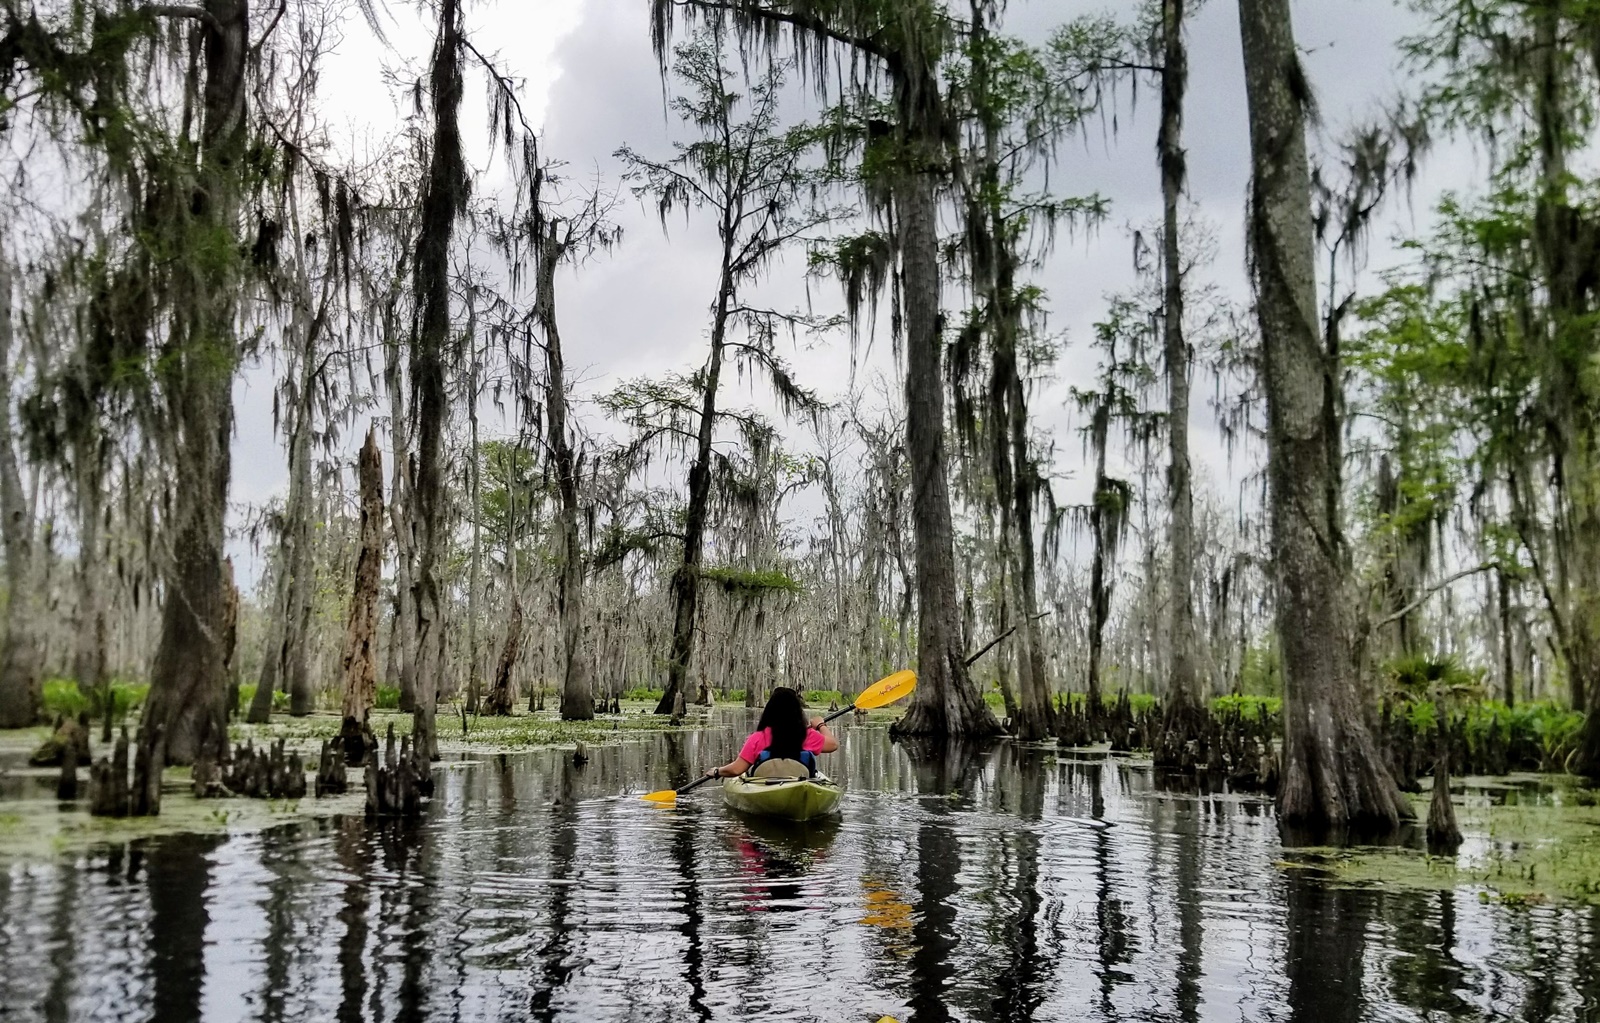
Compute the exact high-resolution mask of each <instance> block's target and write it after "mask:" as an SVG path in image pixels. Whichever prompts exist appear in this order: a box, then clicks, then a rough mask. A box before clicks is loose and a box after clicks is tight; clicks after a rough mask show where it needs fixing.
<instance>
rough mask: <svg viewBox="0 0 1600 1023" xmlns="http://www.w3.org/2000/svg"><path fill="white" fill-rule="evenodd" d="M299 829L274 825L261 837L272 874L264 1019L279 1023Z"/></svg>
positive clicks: (286, 984) (286, 978) (289, 948)
mask: <svg viewBox="0 0 1600 1023" xmlns="http://www.w3.org/2000/svg"><path fill="white" fill-rule="evenodd" d="M302 841H303V836H302V835H301V834H300V829H299V828H293V827H290V828H273V829H271V830H269V831H267V832H265V833H264V834H263V835H262V836H261V865H262V866H263V867H264V868H266V869H267V870H268V871H270V872H271V874H272V880H271V881H270V882H268V884H267V906H266V910H267V938H266V942H265V947H264V949H263V951H264V952H265V954H266V968H265V969H264V970H263V975H262V978H261V1018H262V1019H263V1020H264V1021H266V1023H276V1021H278V1020H281V1019H283V1018H284V1005H285V1003H286V1001H287V996H288V994H289V984H290V976H289V961H290V958H291V953H292V952H293V949H294V936H295V920H294V900H295V892H296V891H297V890H298V888H299V886H300V877H299V873H300V872H299V871H298V870H297V869H296V867H297V865H298V863H299V861H300V846H301V842H302Z"/></svg>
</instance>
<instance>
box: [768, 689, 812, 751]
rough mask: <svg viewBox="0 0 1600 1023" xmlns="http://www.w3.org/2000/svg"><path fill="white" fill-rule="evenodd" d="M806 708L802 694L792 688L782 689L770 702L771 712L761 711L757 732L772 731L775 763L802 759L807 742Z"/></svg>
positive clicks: (776, 691)
mask: <svg viewBox="0 0 1600 1023" xmlns="http://www.w3.org/2000/svg"><path fill="white" fill-rule="evenodd" d="M807 724H808V723H807V721H806V705H805V704H804V703H802V702H801V701H800V694H799V693H797V692H795V691H794V690H793V689H790V688H789V687H788V686H779V687H778V688H776V689H774V690H773V691H772V696H770V697H769V698H768V699H767V709H766V710H764V711H762V712H761V722H760V723H759V724H757V725H756V731H758V732H759V731H761V730H762V729H763V728H770V729H772V745H771V746H769V747H767V748H768V749H770V750H771V751H772V756H773V759H775V760H799V759H800V751H801V750H802V749H804V748H805V742H806V727H807Z"/></svg>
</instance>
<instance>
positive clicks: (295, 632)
mask: <svg viewBox="0 0 1600 1023" xmlns="http://www.w3.org/2000/svg"><path fill="white" fill-rule="evenodd" d="M296 319H297V320H298V321H299V327H300V330H301V331H302V333H303V340H304V344H303V346H302V349H301V351H300V367H299V368H300V380H299V382H298V387H297V391H296V395H295V404H294V412H293V415H294V424H293V426H292V427H291V428H290V434H289V500H288V504H287V506H286V507H285V509H284V525H283V538H284V548H285V549H284V570H285V571H286V572H288V575H289V587H288V589H289V604H288V608H287V612H288V613H287V614H286V615H285V617H284V630H283V647H282V651H281V655H280V656H281V657H282V659H283V665H282V667H281V668H280V669H279V670H280V671H281V672H282V673H283V685H284V688H285V689H287V690H288V691H289V714H290V715H291V716H293V717H297V718H299V717H305V716H306V715H308V714H310V713H311V709H312V708H311V659H310V657H309V656H308V651H309V647H310V643H309V642H308V640H309V638H310V637H309V636H308V633H309V632H310V630H311V604H312V597H313V592H314V589H315V586H314V583H315V582H316V564H315V562H314V560H313V558H312V551H311V426H312V422H311V417H312V414H313V413H312V409H313V403H312V400H311V390H312V387H313V386H315V369H314V367H315V365H316V352H315V350H314V349H315V344H316V341H315V338H316V331H315V330H314V329H313V328H312V327H311V325H310V323H309V322H308V320H307V317H306V315H305V314H304V313H303V312H302V314H301V315H297V316H296Z"/></svg>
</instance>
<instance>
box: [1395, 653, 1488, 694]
mask: <svg viewBox="0 0 1600 1023" xmlns="http://www.w3.org/2000/svg"><path fill="white" fill-rule="evenodd" d="M1382 670H1383V676H1384V678H1385V680H1386V681H1387V683H1388V686H1389V689H1390V690H1391V691H1393V692H1395V693H1398V694H1401V695H1402V696H1405V697H1408V698H1412V699H1422V698H1430V699H1432V698H1437V696H1439V695H1447V696H1480V695H1482V688H1483V687H1482V681H1483V675H1482V672H1475V671H1471V670H1468V669H1467V668H1464V667H1462V666H1461V664H1460V663H1459V662H1458V661H1457V660H1456V659H1455V658H1454V657H1431V656H1428V655H1426V654H1419V655H1416V656H1412V657H1402V658H1399V659H1396V660H1393V661H1390V662H1389V663H1388V664H1386V665H1384V666H1383V669H1382Z"/></svg>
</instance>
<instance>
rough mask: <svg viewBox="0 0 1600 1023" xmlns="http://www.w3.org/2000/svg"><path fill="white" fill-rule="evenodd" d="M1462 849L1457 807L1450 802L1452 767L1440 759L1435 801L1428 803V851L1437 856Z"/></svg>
mask: <svg viewBox="0 0 1600 1023" xmlns="http://www.w3.org/2000/svg"><path fill="white" fill-rule="evenodd" d="M1460 847H1461V828H1460V827H1458V826H1457V824H1456V807H1455V804H1454V803H1452V802H1450V765H1449V763H1448V762H1447V761H1446V759H1445V758H1444V757H1440V758H1439V759H1438V761H1437V762H1436V763H1435V764H1434V768H1433V799H1432V800H1431V801H1430V802H1429V803H1428V851H1429V852H1430V853H1432V854H1433V855H1435V856H1440V855H1444V854H1447V853H1453V852H1455V851H1456V850H1457V849H1458V848H1460Z"/></svg>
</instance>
